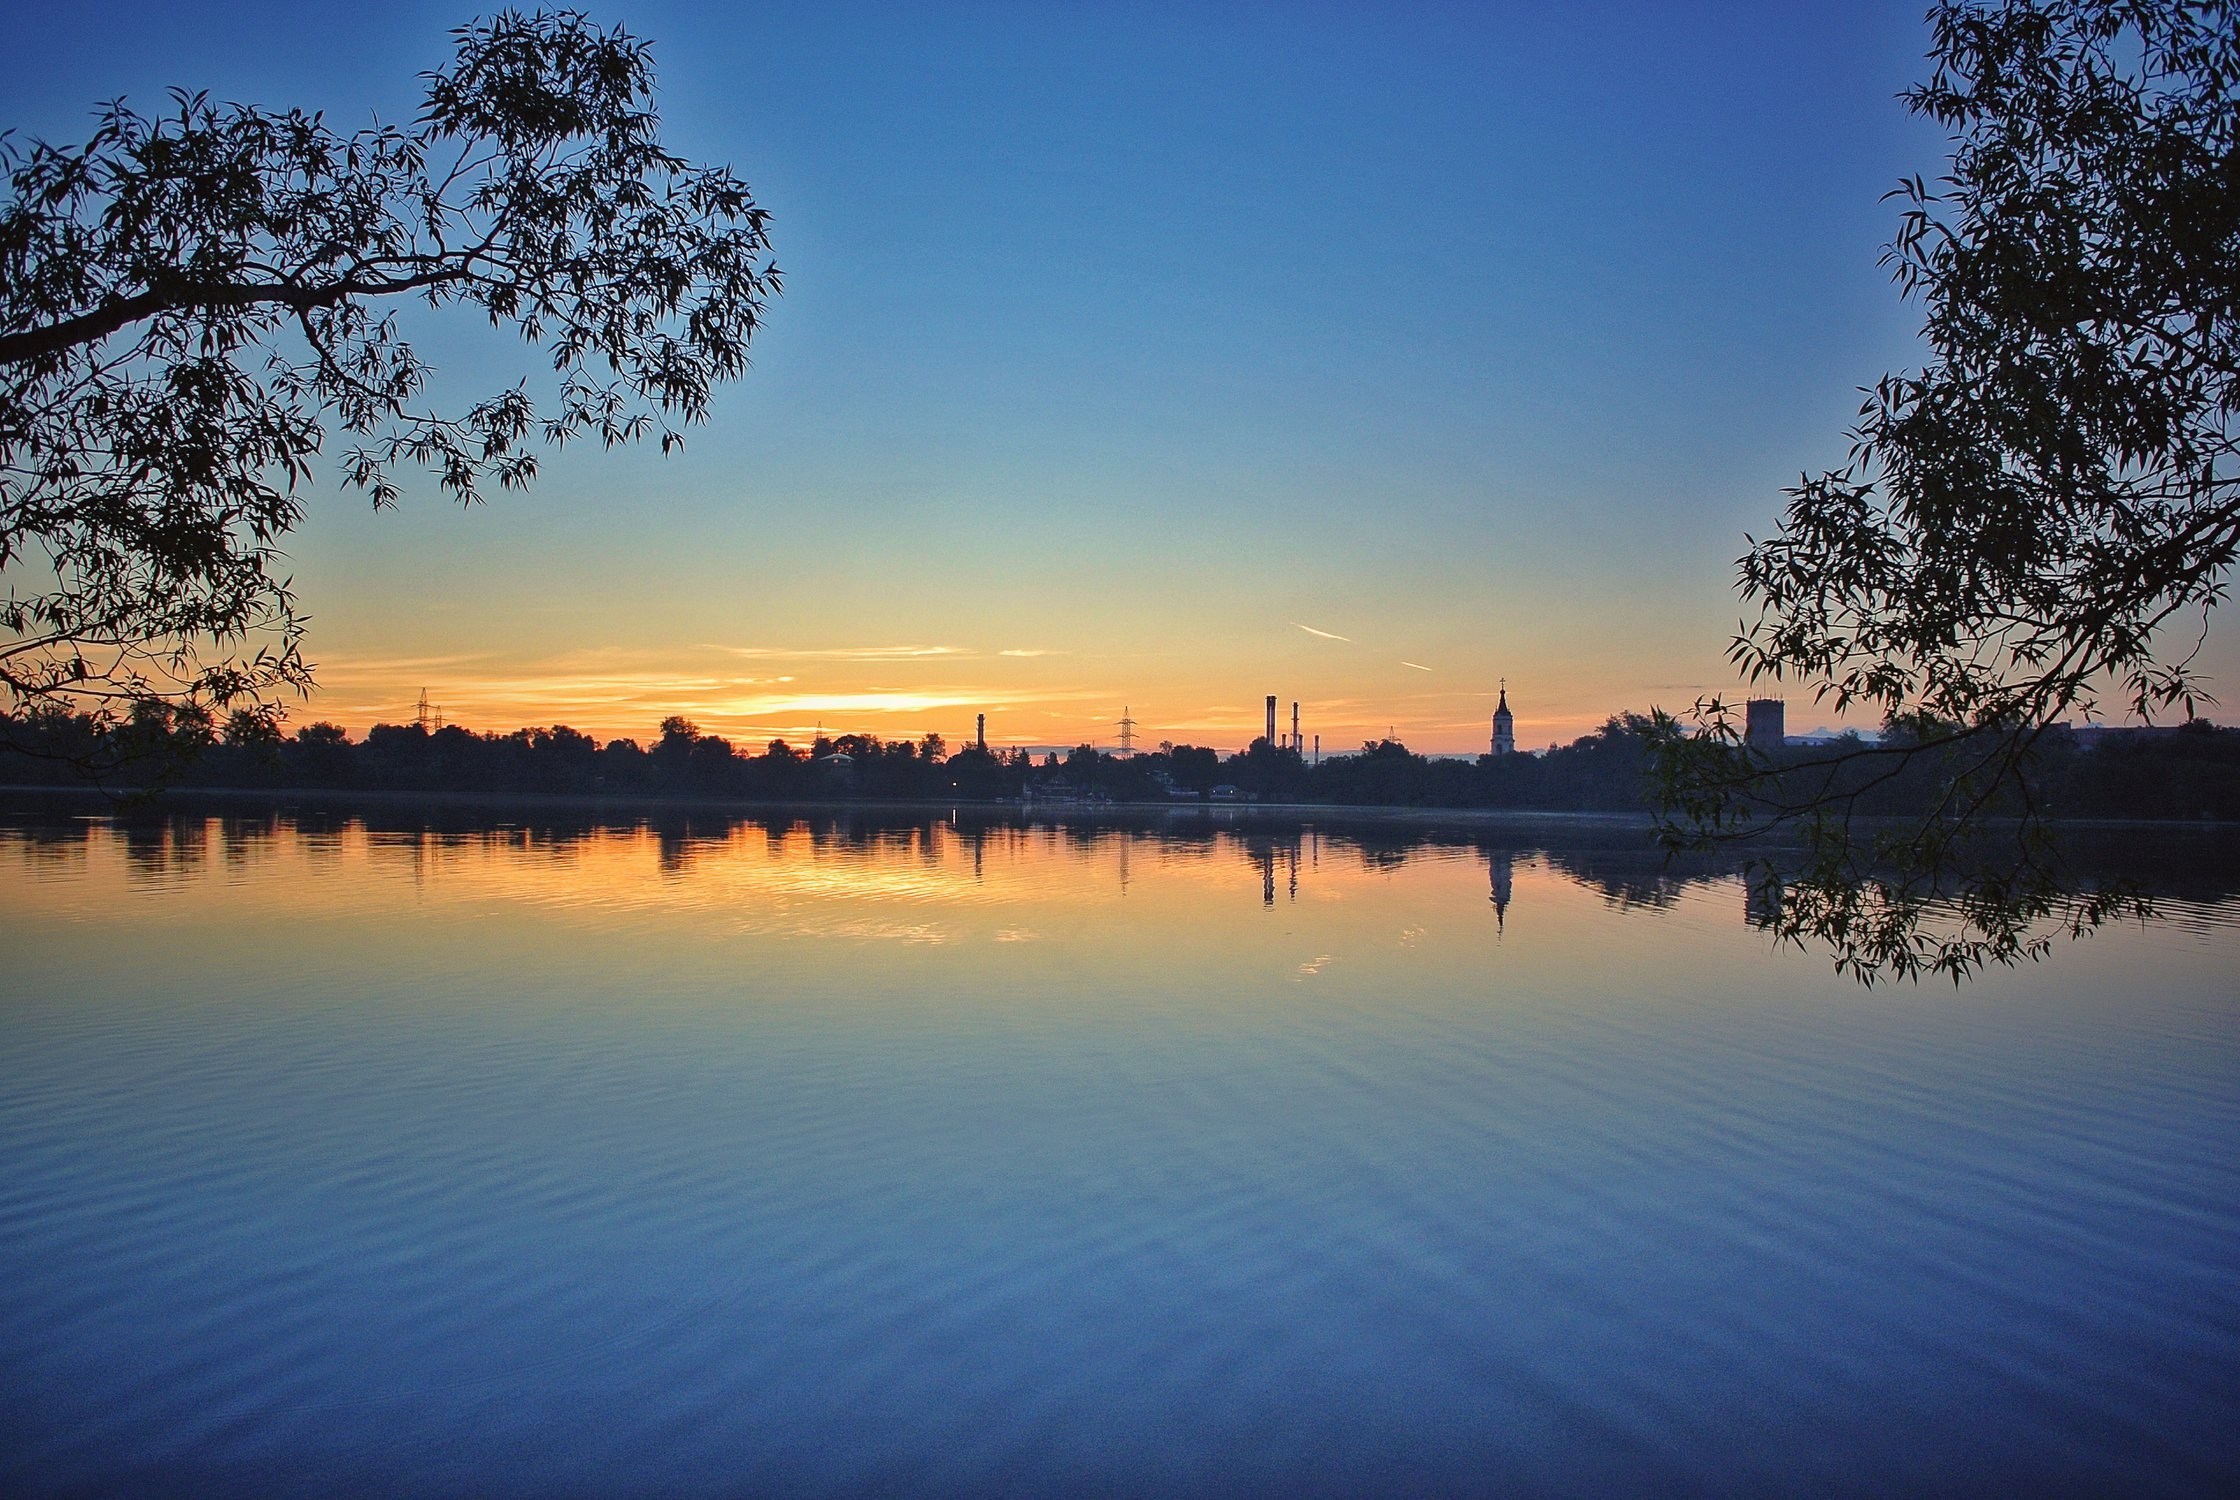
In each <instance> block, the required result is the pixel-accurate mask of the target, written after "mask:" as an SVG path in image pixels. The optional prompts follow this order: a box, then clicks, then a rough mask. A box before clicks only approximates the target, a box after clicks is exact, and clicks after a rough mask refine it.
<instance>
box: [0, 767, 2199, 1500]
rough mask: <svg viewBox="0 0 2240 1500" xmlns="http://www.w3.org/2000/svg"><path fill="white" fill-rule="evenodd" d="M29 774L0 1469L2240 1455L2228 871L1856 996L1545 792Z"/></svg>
mask: <svg viewBox="0 0 2240 1500" xmlns="http://www.w3.org/2000/svg"><path fill="white" fill-rule="evenodd" d="M84 811H85V809H84V808H82V807H80V808H76V809H74V810H73V809H72V808H71V807H68V806H64V805H62V804H51V805H45V806H43V807H40V808H36V809H32V810H29V811H19V813H18V814H17V815H16V816H14V817H12V818H9V819H5V820H0V903H4V904H0V952H4V953H5V956H6V964H5V971H4V972H5V974H6V983H5V987H4V989H5V994H4V998H0V1167H4V1173H0V1286H4V1287H5V1288H6V1292H5V1295H4V1296H0V1379H4V1381H5V1388H6V1399H5V1401H4V1403H0V1491H5V1492H6V1493H8V1494H11V1495H41V1494H56V1495H132V1496H161V1495H170V1494H197V1495H198V1494H213V1493H232V1494H243V1495H249V1494H255V1495H263V1496H289V1495H303V1496H333V1495H359V1494H365V1495H375V1494H379V1495H463V1494H473V1495H481V1496H501V1495H521V1496H568V1495H582V1496H622V1495H683V1496H691V1495H764V1494H773V1495H774V1494H786V1495H797V1494H798V1495H857V1494H896V1495H901V1494H909V1495H937V1496H938V1495H1006V1494H1008V1495H1023V1496H1024V1495H1072V1494H1156V1495H1250V1494H1262V1495H1285V1496H1292V1495H1318V1494H1328V1495H1354V1494H1409V1495H1440V1494H1456V1495H1466V1494H1467V1495H1478V1494H1548V1495H1610V1494H1623V1493H1634V1494H1642V1493H1657V1494H1685V1493H1703V1494H1733V1493H1768V1492H1781V1491H1786V1492H1791V1493H1798V1494H1814V1495H1822V1494H1841V1493H1849V1494H1862V1495H1881V1494H1890V1493H1896V1492H1907V1493H1922V1492H1950V1493H1979V1494H1980V1493H1995V1492H2002V1491H2004V1492H2009V1493H2015V1492H2035V1493H2040V1494H2048V1493H2052V1494H2061V1493H2077V1494H2093V1493H2099V1494H2105V1493H2114V1492H2122V1493H2127V1494H2154V1493H2169V1494H2187V1493H2214V1492H2218V1491H2220V1490H2221V1491H2223V1492H2225V1493H2232V1492H2234V1491H2233V1486H2234V1485H2235V1484H2236V1483H2240V927H2236V925H2235V921H2236V918H2240V901H2236V900H2235V898H2234V897H2233V895H2232V894H2231V892H2232V891H2233V890H2234V889H2235V888H2236V887H2235V886H2234V885H2232V884H2230V883H2225V882H2224V881H2223V877H2221V876H2216V875H2213V874H2212V875H2211V876H2209V877H2204V878H2202V879H2196V880H2194V881H2192V883H2190V884H2188V883H2185V882H2180V883H2179V894H2178V895H2177V896H2175V897H2174V898H2173V899H2172V900H2171V901H2170V903H2169V905H2168V919H2167V920H2166V921H2164V922H2162V923H2160V924H2158V925H2156V926H2155V927H2153V928H2151V929H2148V930H2140V929H2138V928H2136V927H2134V928H2127V929H2121V930H2113V931H2107V932H2103V933H2101V934H2099V935H2098V936H2096V937H2094V938H2092V939H2090V940H2089V941H2086V942H2083V943H2081V944H2076V945H2071V946H2067V947H2064V948H2062V949H2060V950H2058V951H2057V953H2056V956H2055V957H2054V959H2053V960H2052V961H2050V962H2047V963H2044V964H2041V965H2038V966H2036V967H2032V968H2028V969H2024V970H2019V971H2012V972H2001V973H1995V974H1993V975H1991V976H1989V977H1987V978H1986V979H1984V980H1982V981H1981V982H1978V983H1974V984H1971V985H1968V986H1966V987H1963V988H1959V989H1957V990H1956V989H1955V988H1953V987H1952V986H1951V985H1949V984H1944V983H1938V984H1928V985H1922V986H1919V987H1915V986H1912V985H1902V986H1883V987H1877V988H1874V989H1863V988H1861V987H1860V986H1859V985H1857V984H1856V983H1854V982H1852V981H1849V980H1845V979H1839V978H1837V977H1836V976H1835V975H1834V974H1833V973H1832V972H1831V969H1830V965H1829V962H1828V960H1827V958H1826V956H1825V955H1821V954H1813V953H1799V952H1795V951H1784V950H1778V949H1775V948H1773V947H1772V946H1770V945H1769V942H1768V940H1767V939H1766V937H1765V936H1764V935H1763V934H1762V933H1761V932H1760V931H1758V930H1757V929H1755V928H1753V927H1752V926H1751V925H1750V924H1749V922H1748V920H1747V902H1746V898H1745V893H1744V890H1743V888H1742V886H1741V885H1740V884H1739V883H1738V882H1737V881H1736V880H1734V879H1733V878H1731V877H1723V876H1718V875H1716V874H1711V875H1707V876H1705V877H1704V878H1697V879H1687V880H1682V879H1678V878H1675V877H1674V876H1672V875H1671V874H1669V873H1668V872H1664V871H1662V870H1661V869H1660V867H1659V866H1658V865H1657V863H1656V862H1655V860H1654V859H1653V858H1652V857H1648V856H1645V855H1643V854H1641V853H1639V852H1638V844H1639V841H1640V835H1639V834H1638V833H1637V832H1635V831H1633V830H1629V829H1624V828H1615V829H1613V828H1607V827H1599V826H1595V825H1572V826H1548V827H1538V826H1533V825H1523V824H1520V825H1513V826H1502V825H1486V826H1481V827H1475V828H1469V827H1458V828H1451V829H1445V830H1442V829H1439V828H1436V827H1432V826H1423V827H1414V828H1408V827H1400V828H1395V827H1381V828H1380V827H1367V826H1365V827H1354V828H1348V827H1345V826H1343V825H1336V824H1328V825H1323V826H1302V825H1295V824H1294V825H1283V824H1269V825H1254V824H1251V823H1248V822H1242V821H1239V822H1233V823H1221V822H1200V821H1197V820H1190V821H1187V822H1183V823H1180V824H1177V825H1174V826H1171V827H1170V826H1164V825H1150V826H1145V827H1139V828H1122V827H1103V828H1096V827H1071V828H1068V827H1059V826H1048V825H1031V826H1030V825H1025V824H1020V823H1014V822H1005V821H1002V820H1000V819H999V820H994V821H988V822H983V823H978V824H975V823H973V822H971V821H970V820H969V819H968V820H967V821H965V822H962V823H959V822H957V821H954V820H951V819H948V818H933V817H907V816H906V817H903V818H900V819H898V820H894V821H888V822H882V821H881V820H880V819H879V818H878V817H876V816H874V815H869V814H866V815H863V816H860V817H852V818H841V819H839V820H837V821H836V820H834V819H832V818H830V817H825V818H818V817H813V816H805V817H803V818H800V819H794V818H788V817H780V818H772V819H769V820H765V821H752V820H735V819H728V818H722V817H709V818H706V819H697V818H696V819H693V820H690V821H682V820H672V821H668V822H659V821H656V822H651V823H648V822H642V821H639V820H637V819H635V818H632V817H627V816H623V817H616V818H613V819H601V818H599V817H588V818H582V819H579V820H576V821H572V822H557V821H554V815H552V814H549V813H537V814H531V815H524V816H522V817H521V818H508V817H507V816H504V815H501V814H498V813H453V814H450V815H447V816H448V821H447V820H446V817H443V816H439V817H435V818H432V819H430V818H423V817H421V816H419V815H417V814H410V813H406V812H402V811H399V810H396V809H390V810H386V811H381V812H377V813H373V814H369V815H367V816H366V817H363V818H361V817H354V816H347V815H344V814H342V813H316V812H309V811H307V812H304V813H300V814H263V813H258V814H249V813H247V812H246V811H245V809H244V808H242V807H236V808H232V809H230V810H221V811H220V812H216V813H213V814H212V815H210V816H204V815H203V814H202V813H201V812H199V811H197V812H191V813H180V814H175V815H173V816H170V817H167V818H161V819H148V820H139V821H129V820H126V821H117V820H112V819H111V818H109V817H106V816H80V815H79V814H80V813H82V812H84ZM2230 842H2231V840H2230V833H2229V830H2227V831H2225V833H2224V834H2222V835H2218V834H2210V835H2204V836H2200V837H2197V838H2196V839H2195V840H2194V841H2193V847H2194V848H2195V851H2196V852H2199V851H2200V850H2202V849H2207V850H2210V851H2212V852H2214V851H2215V850H2218V849H2223V850H2226V851H2229V848H2230ZM2172 847H2173V846H2172V845H2171V844H2170V843H2169V842H2168V841H2166V840H2163V839H2161V837H2160V836H2157V841H2156V842H2155V843H2154V844H2153V845H2151V846H2150V855H2149V858H2148V861H2147V864H2148V867H2149V868H2162V867H2163V866H2165V865H2167V866H2169V867H2170V868H2171V869H2173V870H2174V869H2176V868H2177V864H2176V863H2173V862H2172V861H2173V858H2174V857H2173V856H2171V854H2170V850H2171V848H2172ZM2157 850H2159V851H2160V852H2159V853H2156V852H2154V851H2157ZM2180 863H2182V862H2180ZM2188 868H2190V866H2188Z"/></svg>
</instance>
